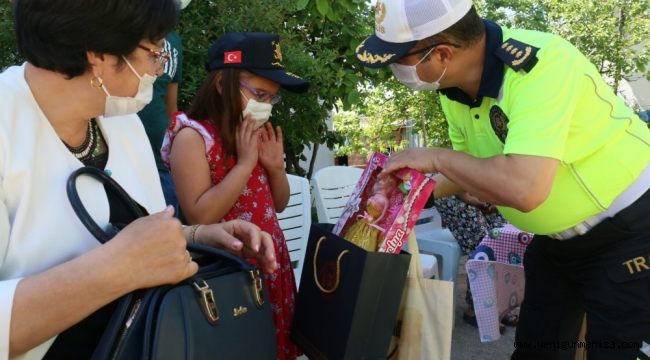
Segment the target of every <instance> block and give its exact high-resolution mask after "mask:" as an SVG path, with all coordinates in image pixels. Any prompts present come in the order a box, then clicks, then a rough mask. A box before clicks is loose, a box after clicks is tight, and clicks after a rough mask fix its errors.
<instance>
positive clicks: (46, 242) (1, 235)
mask: <svg viewBox="0 0 650 360" xmlns="http://www.w3.org/2000/svg"><path fill="white" fill-rule="evenodd" d="M14 7H15V30H16V35H17V42H18V49H19V50H20V52H21V54H22V55H23V56H24V58H25V59H26V61H27V62H26V63H24V64H23V65H21V66H16V67H11V68H9V69H7V70H6V71H4V72H3V73H2V74H0V104H1V105H2V109H3V112H4V113H3V116H2V117H1V118H0V319H1V320H0V359H7V358H8V357H18V356H22V358H24V359H40V358H44V357H45V358H66V357H68V358H69V356H70V354H66V349H67V351H72V353H71V354H73V356H74V357H75V358H88V357H89V356H90V354H91V352H92V350H93V349H94V345H95V344H96V341H97V339H98V338H99V335H100V334H101V331H102V330H103V328H104V326H105V325H106V320H107V319H108V317H109V316H110V311H101V310H102V309H103V310H106V309H110V305H109V304H110V303H111V302H113V301H114V300H115V299H117V298H118V297H120V296H122V295H124V294H126V293H128V292H130V291H133V290H135V289H138V288H145V287H152V286H158V285H162V284H172V283H176V282H178V281H181V280H183V279H185V278H187V277H189V276H191V275H193V274H194V273H195V272H196V271H197V264H196V263H194V262H193V261H191V258H188V256H187V253H186V251H185V244H186V241H196V242H200V243H205V244H210V245H214V246H220V247H223V248H226V249H228V250H230V251H232V252H235V253H238V254H241V255H242V256H245V257H251V258H256V260H257V262H258V264H259V265H260V266H261V267H262V269H263V270H265V271H266V272H271V271H273V270H274V269H275V268H276V266H277V265H276V262H275V258H274V255H273V254H274V250H273V245H272V241H271V239H270V237H269V236H268V234H265V233H263V232H260V231H259V229H258V228H257V227H256V226H255V225H252V224H249V223H246V222H243V221H235V222H227V223H221V224H213V225H204V226H201V227H198V228H196V227H193V228H190V229H183V228H182V227H181V224H180V223H179V222H178V220H176V219H174V218H173V209H171V208H169V207H167V208H165V204H164V200H163V195H162V191H161V187H160V182H159V180H158V176H157V172H156V167H155V163H154V159H153V156H152V154H151V151H150V149H149V143H148V141H147V137H146V135H145V132H144V130H143V127H142V124H141V122H140V120H139V119H138V117H137V116H136V115H135V114H134V113H135V112H137V111H138V110H140V109H141V108H142V107H143V106H144V105H145V104H146V103H147V102H148V101H149V100H150V99H151V93H152V83H153V81H154V80H155V77H156V75H157V74H160V72H161V70H162V66H163V65H164V63H165V61H166V59H167V57H168V56H167V54H165V53H164V52H162V51H161V49H160V44H161V41H162V39H163V36H164V35H165V34H166V33H167V32H169V31H170V30H171V29H172V28H173V27H174V26H175V23H176V21H177V17H178V11H179V10H178V3H177V1H176V0H139V1H133V0H84V1H79V0H18V1H17V2H15V4H14ZM84 165H91V166H96V167H99V168H103V169H104V170H105V171H106V172H107V173H109V174H111V176H112V177H113V178H114V179H115V180H116V181H117V182H118V183H120V184H121V185H122V186H123V187H124V188H125V189H126V191H127V192H128V193H129V194H130V195H131V196H132V197H133V198H134V199H135V200H136V201H138V202H139V203H140V204H141V205H142V206H143V207H144V208H146V209H147V210H148V211H149V212H150V213H152V214H153V215H151V216H148V217H145V218H141V219H139V220H137V221H135V222H133V223H131V224H130V225H129V226H127V227H126V228H125V229H124V230H123V231H121V232H120V233H119V234H118V235H117V236H116V237H115V238H113V240H111V241H110V242H108V243H107V244H106V245H101V246H100V245H99V243H98V242H97V241H96V240H95V239H94V238H93V237H92V235H91V234H90V233H89V232H88V231H87V230H86V229H85V228H84V226H83V225H82V223H81V222H80V221H79V219H78V218H77V216H76V215H75V213H74V212H73V210H72V208H71V206H70V205H69V202H68V200H67V198H66V192H65V183H66V179H67V178H68V176H69V175H70V173H71V172H73V171H74V170H75V169H77V168H79V167H82V166H84ZM78 185H79V191H80V195H81V197H82V199H83V200H84V202H85V205H86V207H87V208H88V210H89V212H90V213H91V214H92V215H93V217H94V219H95V220H96V221H97V222H98V223H99V224H100V225H107V224H108V222H109V219H110V220H111V221H119V219H120V216H124V214H123V213H122V212H121V211H120V208H119V206H109V203H110V202H111V201H110V199H109V198H107V195H106V192H105V191H104V189H103V188H102V186H101V185H100V184H98V183H95V182H93V181H92V180H90V179H87V178H84V179H81V180H80V181H79V184H78ZM186 239H187V240H186ZM106 314H108V315H106ZM82 320H84V321H83V322H82ZM80 322H81V324H80ZM59 334H60V336H59V337H58V338H57V335H59ZM55 338H56V340H55ZM53 344H54V345H53Z"/></svg>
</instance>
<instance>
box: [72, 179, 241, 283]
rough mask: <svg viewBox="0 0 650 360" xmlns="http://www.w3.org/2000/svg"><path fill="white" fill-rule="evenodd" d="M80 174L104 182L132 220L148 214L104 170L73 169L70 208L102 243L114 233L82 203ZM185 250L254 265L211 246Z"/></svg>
mask: <svg viewBox="0 0 650 360" xmlns="http://www.w3.org/2000/svg"><path fill="white" fill-rule="evenodd" d="M82 175H88V176H90V177H92V178H94V179H96V180H99V182H101V183H102V184H104V187H105V188H106V190H107V191H111V192H112V193H113V195H115V197H116V198H117V199H118V200H120V201H121V202H122V203H123V204H124V205H125V206H126V209H127V210H128V211H129V212H130V213H131V215H132V216H133V219H134V220H135V219H137V218H140V217H143V216H147V215H149V214H148V213H147V212H146V211H144V210H142V208H141V207H140V206H139V205H138V204H137V203H136V202H135V200H133V198H132V197H131V196H130V195H129V194H128V193H127V192H126V190H124V188H123V187H122V186H121V185H120V184H118V183H117V181H115V180H114V179H113V178H111V177H110V176H108V174H106V172H104V171H102V170H100V169H98V168H96V167H92V166H85V167H82V168H79V169H77V170H75V171H74V172H73V173H72V174H71V175H70V177H69V178H68V182H67V184H66V191H67V193H68V199H69V200H70V204H71V205H72V209H73V210H74V212H75V213H76V214H77V216H78V217H79V219H80V220H81V222H82V223H83V224H84V226H85V227H86V229H88V231H90V233H91V234H93V236H95V238H96V239H97V240H98V241H99V242H101V243H102V244H104V243H106V242H107V241H109V240H110V239H111V238H113V236H115V234H110V233H107V232H106V231H104V230H103V229H102V228H101V227H100V226H99V225H97V223H96V222H95V220H94V219H93V218H92V217H91V216H90V214H89V213H88V210H86V207H85V206H84V205H83V203H82V201H81V198H80V197H79V192H78V191H77V178H79V177H80V176H82ZM187 250H188V251H190V252H194V253H198V254H201V255H205V256H207V257H210V258H219V259H226V260H228V261H229V262H231V263H233V265H235V267H237V268H239V269H242V270H246V271H250V270H251V269H253V268H254V266H252V265H250V264H249V263H248V262H246V261H245V260H243V259H242V258H240V257H238V256H235V255H232V254H230V253H229V252H226V251H224V250H221V249H217V248H214V247H212V246H207V245H200V244H188V245H187Z"/></svg>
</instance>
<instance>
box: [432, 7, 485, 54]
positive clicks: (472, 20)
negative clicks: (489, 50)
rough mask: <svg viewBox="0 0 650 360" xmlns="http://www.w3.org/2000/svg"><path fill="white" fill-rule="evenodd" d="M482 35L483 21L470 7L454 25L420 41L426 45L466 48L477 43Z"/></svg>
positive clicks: (483, 32)
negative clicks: (450, 45)
mask: <svg viewBox="0 0 650 360" xmlns="http://www.w3.org/2000/svg"><path fill="white" fill-rule="evenodd" d="M483 34H485V25H484V24H483V19H481V17H480V16H479V15H478V13H477V12H476V8H475V7H474V6H472V7H471V8H470V9H469V11H468V12H467V14H465V16H463V17H462V18H461V19H460V20H458V22H456V23H455V24H454V25H452V26H451V27H449V28H447V29H446V30H445V31H443V32H440V33H438V34H435V35H432V36H430V37H428V38H426V39H424V40H422V41H423V42H424V43H425V44H426V45H433V44H437V43H441V42H449V43H454V44H456V45H458V46H460V47H468V46H470V45H473V44H474V43H476V42H477V41H479V40H480V39H481V37H482V36H483Z"/></svg>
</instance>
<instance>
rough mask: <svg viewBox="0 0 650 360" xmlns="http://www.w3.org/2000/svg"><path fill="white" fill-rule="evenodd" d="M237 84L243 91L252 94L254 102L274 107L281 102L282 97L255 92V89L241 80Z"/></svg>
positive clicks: (259, 91) (260, 91) (264, 92)
mask: <svg viewBox="0 0 650 360" xmlns="http://www.w3.org/2000/svg"><path fill="white" fill-rule="evenodd" d="M239 84H240V85H241V86H242V87H243V88H244V89H246V90H248V92H250V93H251V94H253V96H254V97H255V100H257V101H260V102H265V103H270V104H271V105H275V104H277V103H279V102H280V100H282V95H280V94H275V95H271V94H269V93H267V92H266V91H262V90H255V89H253V88H251V87H250V86H249V85H248V84H246V83H245V82H244V81H243V80H239Z"/></svg>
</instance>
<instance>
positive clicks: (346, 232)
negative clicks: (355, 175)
mask: <svg viewBox="0 0 650 360" xmlns="http://www.w3.org/2000/svg"><path fill="white" fill-rule="evenodd" d="M387 160H388V157H387V156H386V155H384V154H381V153H374V154H373V155H372V157H371V158H370V161H369V162H368V165H367V167H366V169H365V170H364V172H363V174H362V175H361V178H360V179H359V182H358V183H357V186H356V187H355V188H354V191H353V192H352V195H351V196H350V199H348V202H347V204H346V205H345V209H344V210H343V213H342V214H341V217H340V218H339V221H338V222H337V224H336V226H334V230H333V231H332V232H333V233H334V234H336V235H338V236H341V237H342V238H344V239H346V240H349V241H351V242H353V243H355V244H356V245H358V246H360V247H362V248H364V249H365V250H367V251H380V252H388V253H399V252H400V251H401V250H402V247H403V246H404V243H405V242H406V240H407V238H408V235H409V234H410V233H411V230H412V229H413V226H414V225H415V221H416V220H417V219H418V217H419V216H420V212H421V211H422V208H424V204H425V203H426V202H427V199H428V198H429V196H430V195H431V193H432V192H433V189H434V188H435V185H436V183H435V181H433V180H431V179H430V178H428V177H426V176H425V175H423V174H422V173H420V172H418V171H416V170H413V169H400V170H398V171H396V172H394V173H393V174H392V175H391V176H389V177H387V178H384V179H379V178H378V175H379V173H380V172H381V171H382V169H383V168H384V164H385V163H386V161H387Z"/></svg>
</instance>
